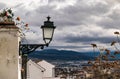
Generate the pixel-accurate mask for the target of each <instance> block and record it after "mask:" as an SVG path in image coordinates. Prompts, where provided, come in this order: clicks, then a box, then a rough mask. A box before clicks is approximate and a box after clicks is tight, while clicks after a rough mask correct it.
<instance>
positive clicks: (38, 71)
mask: <svg viewBox="0 0 120 79" xmlns="http://www.w3.org/2000/svg"><path fill="white" fill-rule="evenodd" d="M27 65H28V66H27V79H43V74H44V69H43V68H41V67H40V66H38V65H37V64H36V63H34V62H33V61H31V60H29V61H28V63H27Z"/></svg>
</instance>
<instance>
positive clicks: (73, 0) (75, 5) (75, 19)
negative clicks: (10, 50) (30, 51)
mask: <svg viewBox="0 0 120 79" xmlns="http://www.w3.org/2000/svg"><path fill="white" fill-rule="evenodd" d="M3 8H12V10H13V12H14V14H15V16H20V17H21V19H22V20H24V22H26V23H28V24H29V27H30V28H31V30H32V31H35V33H33V32H26V39H27V42H28V43H43V41H42V32H41V29H40V26H41V25H43V22H44V21H45V20H46V17H47V16H48V15H49V16H51V20H52V21H54V24H55V26H56V27H57V28H56V30H55V34H54V39H53V41H52V43H51V44H50V46H49V47H48V48H52V49H65V50H76V51H88V50H91V49H92V47H91V45H90V44H91V43H96V44H97V45H99V46H104V47H105V48H109V47H110V42H111V41H113V40H116V38H115V35H114V32H115V31H119V29H120V0H1V1H0V9H3Z"/></svg>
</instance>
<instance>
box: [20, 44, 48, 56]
mask: <svg viewBox="0 0 120 79" xmlns="http://www.w3.org/2000/svg"><path fill="white" fill-rule="evenodd" d="M44 46H47V44H20V46H19V50H20V52H22V55H25V54H27V55H28V54H30V53H32V52H34V51H35V50H36V49H37V48H41V49H43V48H44Z"/></svg>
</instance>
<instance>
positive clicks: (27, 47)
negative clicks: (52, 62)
mask: <svg viewBox="0 0 120 79" xmlns="http://www.w3.org/2000/svg"><path fill="white" fill-rule="evenodd" d="M41 28H42V31H43V40H44V42H45V44H21V43H20V46H19V50H20V52H22V70H23V71H21V77H22V79H27V61H28V59H27V58H28V54H30V53H32V52H34V51H35V50H36V49H37V48H39V47H40V48H41V49H43V48H44V46H48V45H49V44H50V42H51V41H52V38H53V34H54V29H55V28H56V27H55V26H54V23H53V22H52V21H50V17H49V16H48V17H47V21H44V25H42V26H41Z"/></svg>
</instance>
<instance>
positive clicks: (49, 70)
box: [38, 60, 55, 77]
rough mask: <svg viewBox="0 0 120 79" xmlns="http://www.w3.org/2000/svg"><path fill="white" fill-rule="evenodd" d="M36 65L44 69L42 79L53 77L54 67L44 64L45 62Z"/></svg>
mask: <svg viewBox="0 0 120 79" xmlns="http://www.w3.org/2000/svg"><path fill="white" fill-rule="evenodd" d="M38 64H39V65H40V66H42V67H43V68H45V72H44V77H54V67H55V66H54V65H52V64H50V63H48V62H46V61H45V60H42V61H40V62H38Z"/></svg>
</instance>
